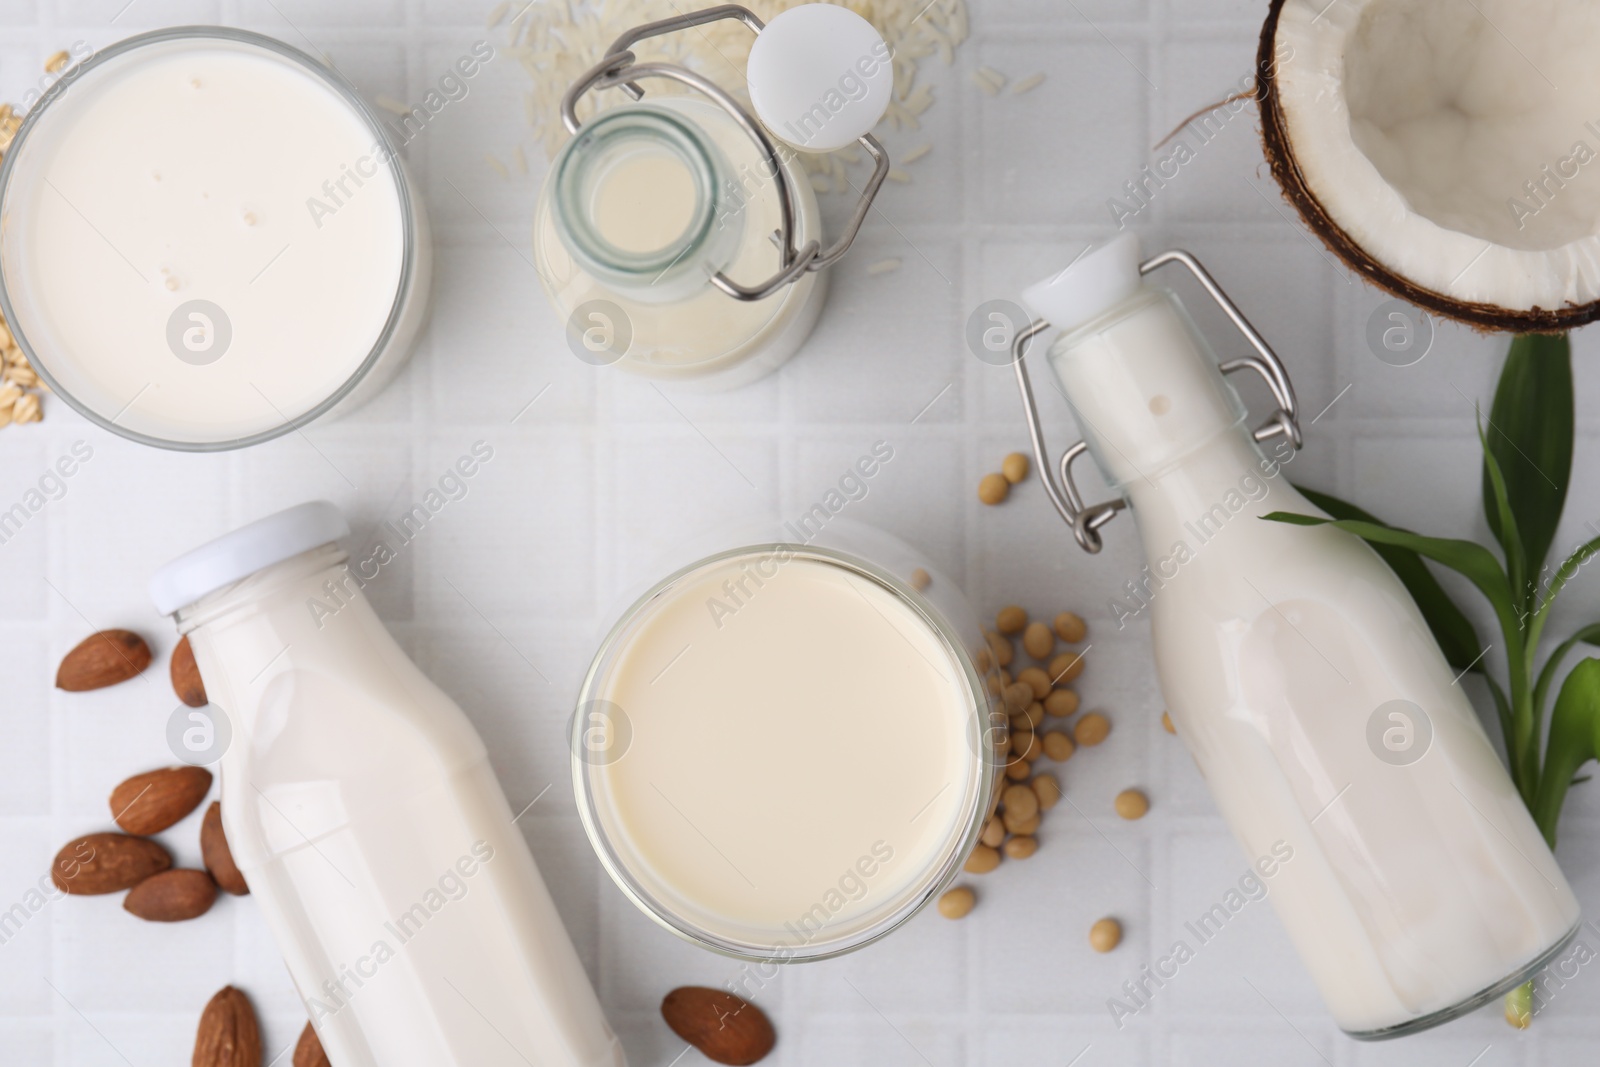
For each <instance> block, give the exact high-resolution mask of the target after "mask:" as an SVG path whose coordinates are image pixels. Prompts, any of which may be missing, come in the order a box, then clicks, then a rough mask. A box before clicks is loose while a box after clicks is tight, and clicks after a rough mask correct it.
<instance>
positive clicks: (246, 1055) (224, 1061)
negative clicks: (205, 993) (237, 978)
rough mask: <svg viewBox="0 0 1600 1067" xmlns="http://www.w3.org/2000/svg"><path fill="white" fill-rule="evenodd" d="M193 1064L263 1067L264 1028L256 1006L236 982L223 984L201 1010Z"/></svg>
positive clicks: (215, 1066)
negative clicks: (235, 984) (254, 1006)
mask: <svg viewBox="0 0 1600 1067" xmlns="http://www.w3.org/2000/svg"><path fill="white" fill-rule="evenodd" d="M190 1064H191V1067H261V1029H260V1027H259V1026H258V1025H257V1024H256V1012H255V1009H254V1008H252V1007H251V1006H250V1001H249V1000H248V999H247V998H246V997H245V995H244V994H243V993H241V992H239V991H238V990H237V989H235V988H233V986H231V985H230V986H223V987H222V989H221V990H219V991H218V992H217V995H216V996H214V997H212V998H211V1001H210V1003H208V1004H207V1005H206V1010H205V1011H204V1012H202V1013H201V1014H200V1028H199V1030H198V1031H197V1032H196V1033H195V1035H194V1057H193V1059H191V1060H190Z"/></svg>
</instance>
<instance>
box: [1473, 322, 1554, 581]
mask: <svg viewBox="0 0 1600 1067" xmlns="http://www.w3.org/2000/svg"><path fill="white" fill-rule="evenodd" d="M1572 433H1573V399H1572V348H1571V345H1570V344H1569V343H1568V341H1567V337H1566V335H1565V334H1528V335H1524V336H1521V337H1517V338H1516V339H1514V340H1513V341H1512V342H1511V351H1510V352H1509V353H1508V354H1507V355H1506V363H1505V368H1504V369H1503V370H1502V371H1501V372H1500V384H1499V385H1498V386H1497V387H1496V388H1495V393H1494V404H1493V406H1492V407H1491V408H1490V409H1489V432H1488V440H1489V450H1490V452H1491V453H1492V454H1493V456H1494V458H1495V460H1496V461H1497V462H1498V463H1499V465H1500V470H1501V471H1502V472H1503V473H1504V475H1505V483H1506V492H1507V496H1508V498H1509V500H1510V505H1511V511H1512V513H1513V514H1515V515H1516V516H1517V523H1518V526H1519V527H1520V532H1521V535H1522V536H1521V541H1522V547H1521V557H1522V558H1521V564H1522V566H1521V570H1522V573H1523V575H1524V576H1525V582H1526V586H1525V587H1524V588H1520V589H1516V590H1514V594H1515V596H1516V599H1517V602H1518V604H1519V605H1520V604H1524V603H1526V602H1527V601H1528V600H1530V599H1531V597H1532V593H1531V589H1530V587H1532V586H1535V585H1537V583H1538V581H1539V572H1540V570H1541V569H1542V568H1543V567H1544V563H1545V558H1546V557H1547V556H1548V555H1549V554H1550V545H1551V543H1552V542H1553V541H1554V540H1555V536H1556V526H1557V525H1558V524H1559V523H1560V521H1561V511H1562V509H1563V508H1564V507H1565V506H1566V501H1567V484H1568V481H1569V479H1570V477H1571V475H1572ZM1493 501H1494V489H1493V486H1492V485H1491V484H1490V475H1489V470H1488V465H1487V464H1485V467H1484V472H1483V507H1484V515H1485V517H1487V518H1488V520H1489V529H1491V530H1493V531H1494V535H1495V536H1496V537H1498V538H1501V543H1502V544H1504V543H1505V542H1504V538H1503V536H1502V532H1501V523H1500V515H1499V509H1498V508H1497V507H1495V506H1494V503H1493ZM1508 551H1509V549H1508Z"/></svg>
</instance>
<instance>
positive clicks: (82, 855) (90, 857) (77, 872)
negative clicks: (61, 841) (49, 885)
mask: <svg viewBox="0 0 1600 1067" xmlns="http://www.w3.org/2000/svg"><path fill="white" fill-rule="evenodd" d="M171 866H172V857H171V856H169V855H167V850H166V849H164V848H162V847H161V846H160V845H158V844H156V843H155V842H154V841H149V840H146V839H145V838H142V837H129V836H128V835H127V834H111V833H103V834H86V835H85V836H83V837H80V838H77V839H76V840H73V841H68V842H67V843H66V844H65V845H63V846H61V851H60V852H57V853H56V858H55V862H53V863H51V864H50V880H51V881H52V882H54V883H55V884H56V888H57V889H59V890H61V891H62V892H63V893H72V894H74V895H77V896H92V895H94V894H98V893H118V892H121V891H122V890H124V889H132V888H133V887H134V886H136V885H138V884H139V883H140V882H142V881H144V880H145V879H146V878H149V877H150V876H151V875H152V874H159V873H160V872H162V871H164V870H166V869H167V868H168V867H171Z"/></svg>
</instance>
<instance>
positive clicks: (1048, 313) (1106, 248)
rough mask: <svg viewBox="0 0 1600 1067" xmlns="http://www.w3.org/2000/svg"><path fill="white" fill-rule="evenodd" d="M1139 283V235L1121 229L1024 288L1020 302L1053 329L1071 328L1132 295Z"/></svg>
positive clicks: (1096, 316)
mask: <svg viewBox="0 0 1600 1067" xmlns="http://www.w3.org/2000/svg"><path fill="white" fill-rule="evenodd" d="M1139 285H1140V280H1139V238H1137V237H1135V236H1134V235H1133V234H1132V233H1131V232H1124V233H1120V234H1118V235H1117V236H1115V237H1113V238H1112V239H1111V240H1109V241H1107V242H1106V243H1105V244H1103V245H1101V246H1100V247H1099V248H1096V249H1093V250H1092V251H1089V252H1086V253H1084V254H1083V255H1081V256H1079V257H1078V258H1077V259H1076V260H1074V261H1073V263H1072V265H1071V266H1069V267H1067V269H1066V270H1063V271H1060V272H1059V273H1056V274H1052V275H1051V276H1050V277H1048V278H1046V279H1045V280H1044V281H1042V282H1039V283H1038V284H1036V285H1031V286H1029V287H1028V288H1026V289H1024V290H1023V291H1022V302H1023V303H1024V304H1026V305H1027V306H1028V309H1029V310H1030V311H1032V312H1033V313H1034V314H1035V315H1038V316H1039V317H1040V318H1041V319H1044V320H1045V321H1046V322H1048V323H1049V324H1050V325H1052V326H1054V327H1055V328H1056V329H1058V330H1074V329H1077V328H1078V327H1079V326H1082V325H1083V324H1084V323H1086V322H1089V321H1091V320H1092V319H1096V318H1099V317H1100V316H1101V315H1103V314H1105V313H1106V312H1107V311H1110V310H1111V309H1112V308H1114V307H1116V306H1117V305H1118V304H1120V303H1122V302H1123V301H1124V300H1127V299H1128V298H1129V297H1131V296H1133V294H1134V293H1136V292H1138V291H1139Z"/></svg>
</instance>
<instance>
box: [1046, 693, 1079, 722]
mask: <svg viewBox="0 0 1600 1067" xmlns="http://www.w3.org/2000/svg"><path fill="white" fill-rule="evenodd" d="M1044 710H1045V714H1047V715H1054V716H1055V717H1056V718H1058V719H1065V718H1066V717H1067V716H1069V715H1076V714H1077V713H1078V694H1077V693H1074V692H1073V691H1072V690H1070V689H1054V690H1051V692H1050V695H1049V696H1047V697H1045V698H1044Z"/></svg>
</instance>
